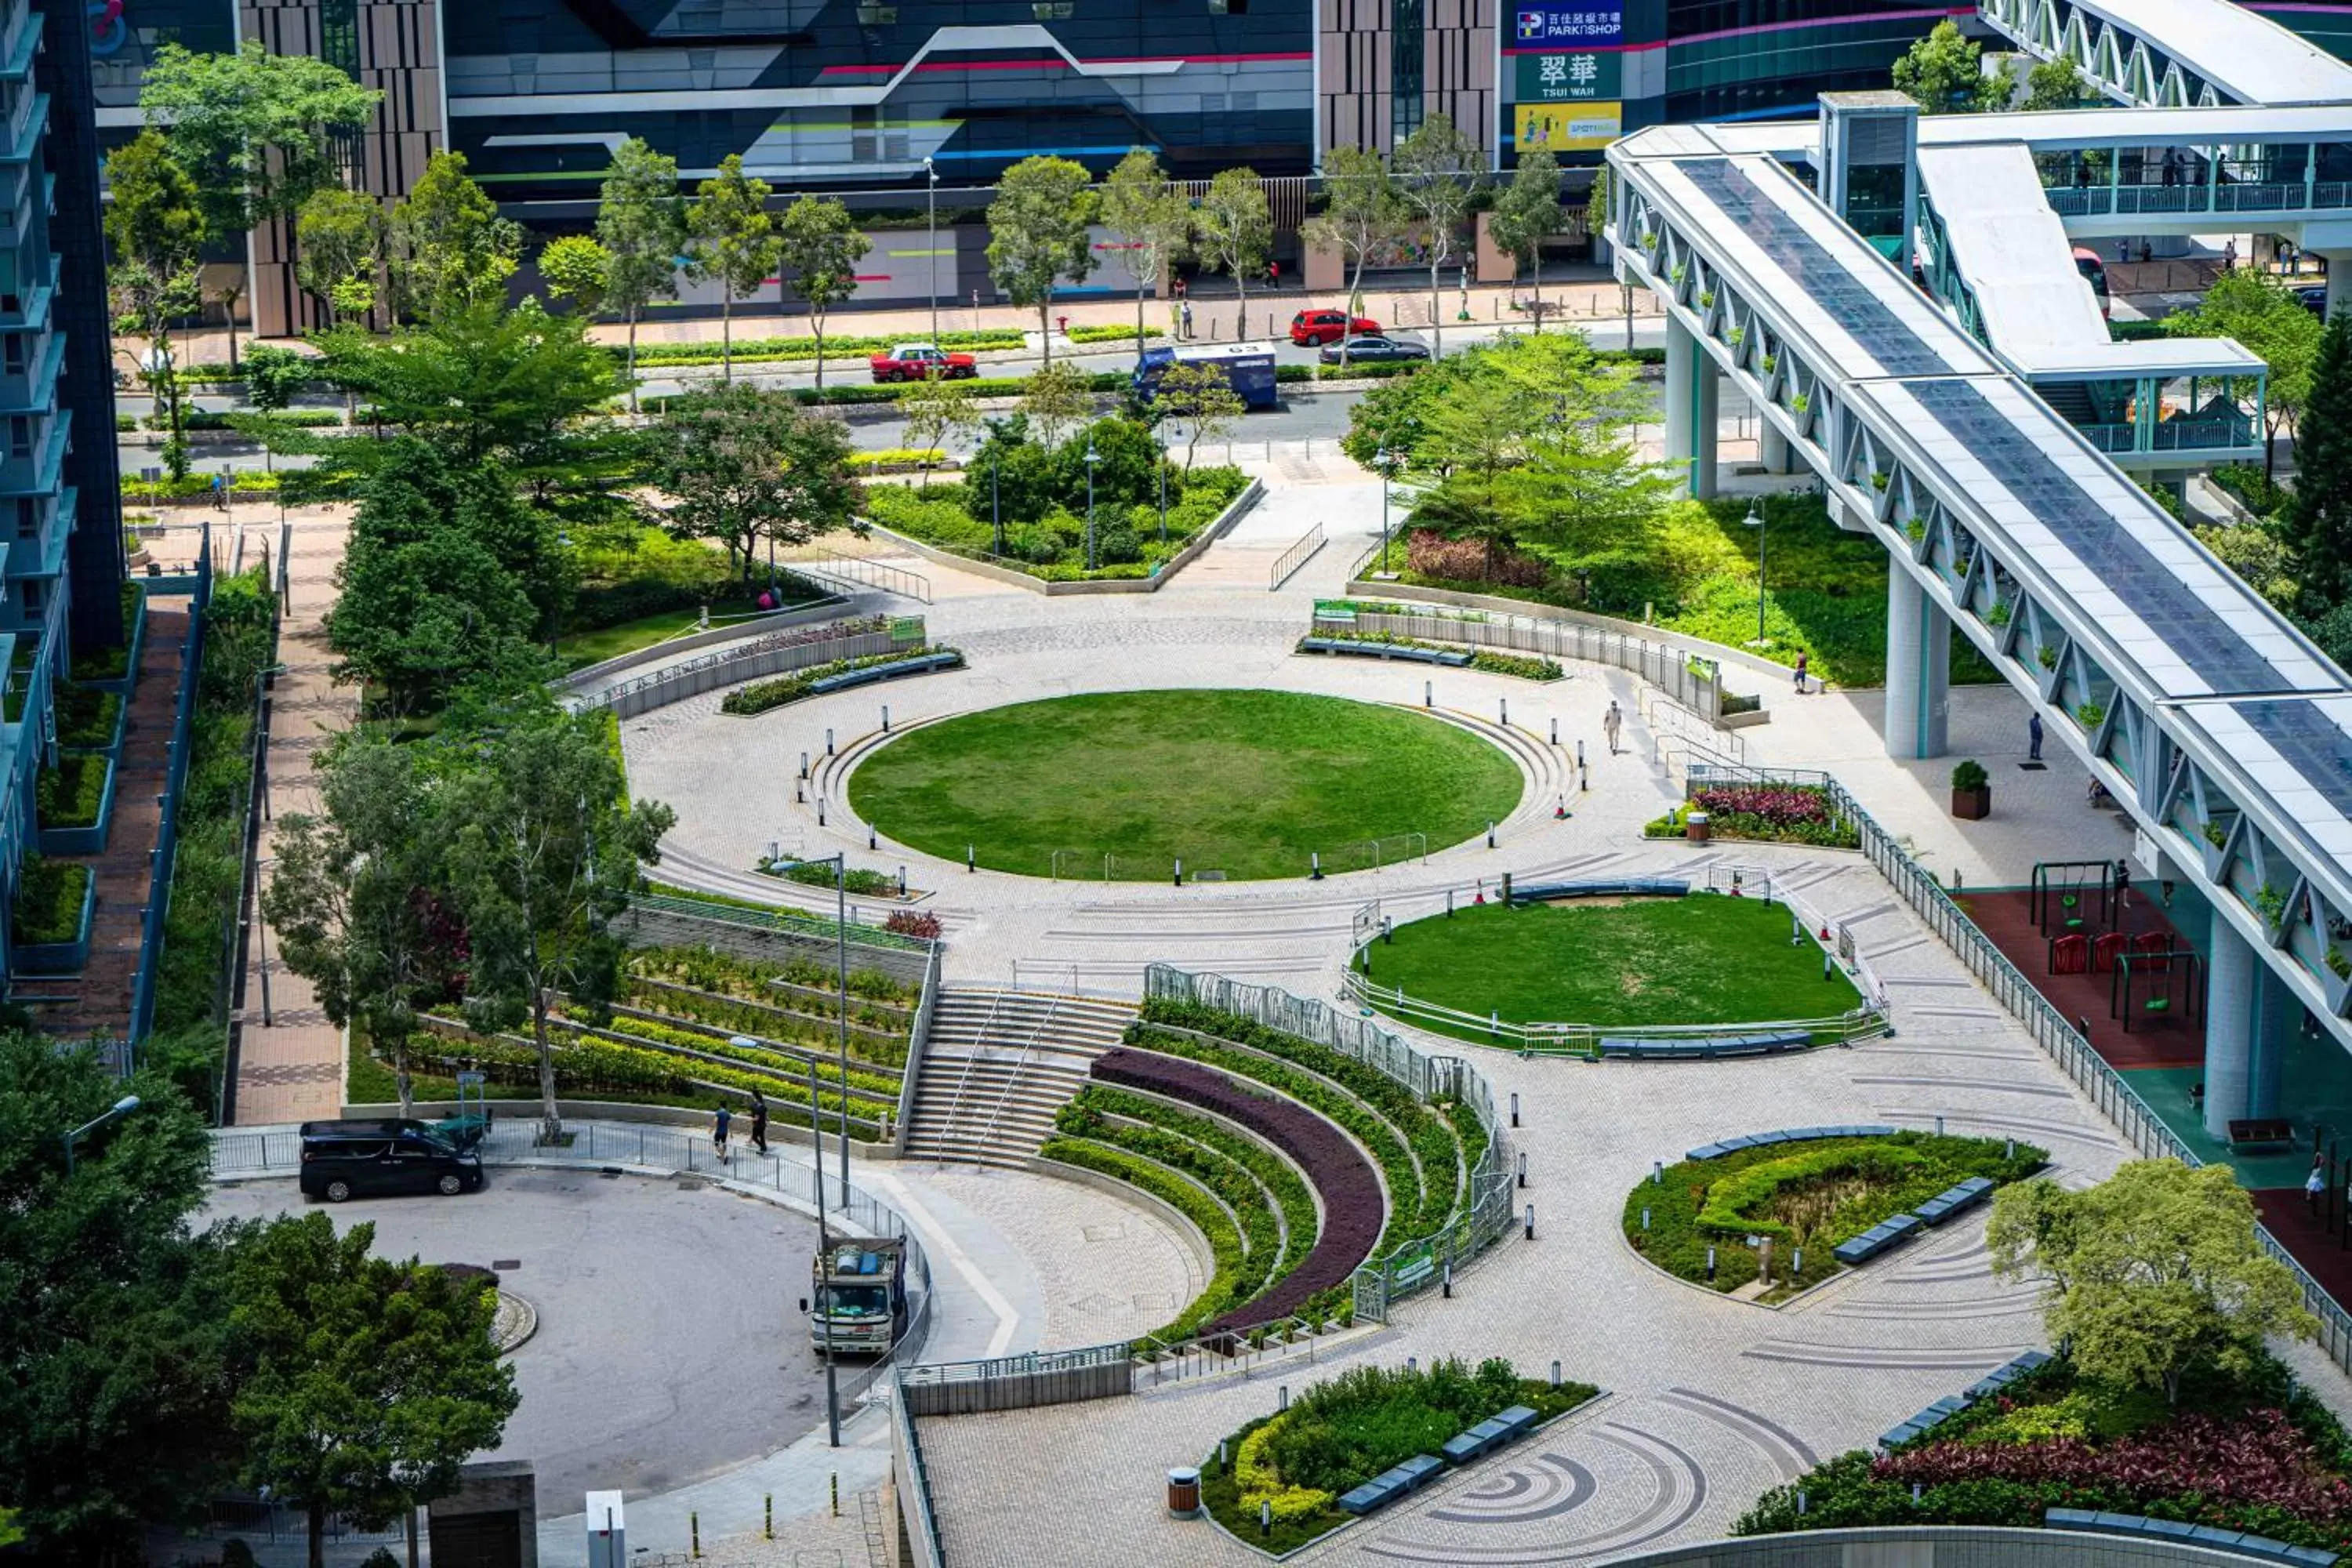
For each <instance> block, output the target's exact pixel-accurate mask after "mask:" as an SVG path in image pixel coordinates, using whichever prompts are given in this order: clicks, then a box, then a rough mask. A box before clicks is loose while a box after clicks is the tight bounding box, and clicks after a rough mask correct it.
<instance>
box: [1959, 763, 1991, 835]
mask: <svg viewBox="0 0 2352 1568" xmlns="http://www.w3.org/2000/svg"><path fill="white" fill-rule="evenodd" d="M1952 815H1953V816H1957V817H1960V818H1962V819H1963V820H1966V821H1969V822H1976V821H1980V820H1982V819H1983V818H1985V817H1988V816H1991V815H1992V780H1991V778H1990V776H1988V775H1987V773H1985V771H1984V764H1983V763H1979V762H1978V761H1977V760H1976V759H1975V758H1973V757H1971V758H1970V759H1969V760H1968V761H1967V762H1965V763H1961V764H1960V765H1959V766H1958V767H1956V768H1954V769H1953V770H1952Z"/></svg>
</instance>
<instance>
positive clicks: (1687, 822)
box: [1683, 811, 1706, 844]
mask: <svg viewBox="0 0 2352 1568" xmlns="http://www.w3.org/2000/svg"><path fill="white" fill-rule="evenodd" d="M1683 837H1685V838H1687V839H1689V840H1690V841H1691V842H1692V843H1694V844H1704V843H1706V813H1705V812H1703V811H1694V812H1692V813H1691V814H1690V815H1689V816H1685V817H1684V818H1683Z"/></svg>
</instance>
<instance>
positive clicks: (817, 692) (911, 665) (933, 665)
mask: <svg viewBox="0 0 2352 1568" xmlns="http://www.w3.org/2000/svg"><path fill="white" fill-rule="evenodd" d="M961 663H963V655H961V654H960V653H926V654H919V655H917V656H916V657H915V658H897V659H892V660H891V661H890V662H889V663H888V664H869V665H867V666H866V668H863V669H845V670H843V671H841V672H840V673H839V674H838V675H824V676H819V677H818V678H817V679H814V680H812V681H810V682H809V694H810V695H811V696H813V697H814V696H821V695H823V694H824V693H825V692H828V691H843V690H846V689H848V688H850V687H853V686H865V685H868V684H870V683H871V682H874V681H877V680H889V679H893V678H895V677H897V676H901V675H928V674H929V673H930V672H931V671H932V670H935V669H953V668H956V667H957V666H958V665H961Z"/></svg>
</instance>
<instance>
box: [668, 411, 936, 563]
mask: <svg viewBox="0 0 2352 1568" xmlns="http://www.w3.org/2000/svg"><path fill="white" fill-rule="evenodd" d="M943 384H944V383H933V384H931V385H933V386H937V385H943ZM956 390H957V391H958V392H961V391H962V390H963V389H962V388H961V387H958V388H957V389H956ZM659 437H660V438H659V439H658V440H657V441H656V443H655V444H654V447H653V450H654V454H655V456H654V461H653V464H652V469H651V473H650V475H649V477H650V478H651V479H652V481H653V483H654V484H655V485H656V487H657V488H658V489H660V490H661V491H662V492H663V494H664V495H666V496H667V498H668V501H667V505H665V506H663V507H662V508H661V509H660V516H661V521H662V526H663V527H665V528H667V530H668V531H670V532H671V533H672V534H674V535H676V536H677V537H678V538H680V539H712V540H717V541H718V542H719V543H720V544H721V545H722V546H724V547H725V549H726V551H727V559H728V562H729V563H730V564H731V565H733V566H734V567H735V568H736V570H737V572H738V574H740V577H741V578H742V580H743V581H744V582H746V583H749V582H750V581H751V573H752V567H753V564H754V563H755V561H756V560H757V558H758V550H759V545H760V542H761V540H762V539H765V540H766V541H767V542H768V544H769V547H770V559H771V560H772V559H773V550H774V547H775V546H776V545H779V544H782V545H786V546H790V545H795V544H805V543H807V542H809V541H810V540H812V539H814V538H815V537H816V536H817V535H819V534H821V533H827V532H830V531H833V530H835V529H837V528H847V527H849V526H850V524H851V522H852V521H853V520H854V519H855V518H856V513H857V507H858V504H859V495H858V489H857V482H856V479H852V478H851V477H850V472H849V450H850V448H849V435H848V432H847V430H846V429H845V427H844V426H843V425H842V423H841V421H840V420H839V419H837V418H835V417H833V416H830V415H825V414H817V413H814V412H811V411H809V410H806V409H803V408H802V407H801V406H800V405H799V403H798V402H796V401H795V400H794V399H793V395H792V394H791V393H789V392H786V391H783V390H782V389H781V388H768V387H761V386H752V385H749V384H746V385H743V386H734V385H728V386H723V387H720V388H719V389H717V390H715V391H712V392H709V393H705V394H700V395H695V396H689V397H680V398H676V399H673V400H672V401H671V402H670V404H669V405H668V406H667V408H665V409H664V410H663V411H662V414H661V423H660V426H659Z"/></svg>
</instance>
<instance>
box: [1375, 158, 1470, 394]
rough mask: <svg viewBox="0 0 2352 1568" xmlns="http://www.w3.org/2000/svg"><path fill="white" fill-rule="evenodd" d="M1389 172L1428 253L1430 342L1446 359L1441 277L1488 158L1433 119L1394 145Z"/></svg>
mask: <svg viewBox="0 0 2352 1568" xmlns="http://www.w3.org/2000/svg"><path fill="white" fill-rule="evenodd" d="M1389 168H1390V171H1391V174H1392V175H1393V176H1394V178H1395V181H1396V190H1397V199H1398V200H1399V201H1401V202H1402V203H1403V204H1404V205H1405V207H1406V209H1407V210H1408V211H1410V212H1411V213H1412V215H1413V216H1414V218H1415V219H1416V221H1417V225H1418V226H1419V227H1420V229H1421V230H1422V234H1423V238H1424V240H1425V241H1426V243H1427V245H1428V247H1429V325H1430V334H1431V338H1430V342H1431V348H1432V352H1433V353H1436V354H1440V355H1443V354H1444V352H1445V324H1444V311H1443V310H1441V309H1440V307H1439V305H1438V302H1437V273H1438V269H1439V268H1442V267H1444V265H1445V263H1446V262H1448V261H1450V260H1452V259H1453V258H1454V247H1455V246H1456V245H1457V244H1459V243H1460V242H1461V238H1462V220H1463V219H1464V218H1465V217H1466V216H1468V215H1469V212H1470V202H1471V199H1472V198H1473V197H1474V196H1475V195H1477V194H1478V191H1479V189H1480V188H1481V187H1482V186H1484V185H1485V184H1486V153H1485V152H1484V151H1483V150H1482V149H1481V148H1480V147H1479V145H1478V143H1477V142H1476V140H1475V138H1472V137H1469V136H1465V135H1464V134H1463V133H1462V132H1460V131H1458V130H1456V129H1455V128H1454V121H1451V120H1449V119H1447V118H1446V117H1445V116H1444V115H1443V114H1432V115H1430V116H1429V117H1428V118H1426V119H1424V120H1423V121H1422V122H1421V124H1420V125H1419V126H1418V127H1417V128H1415V130H1414V131H1413V132H1412V134H1411V135H1410V136H1407V137H1406V138H1405V139H1404V140H1403V141H1402V142H1398V143H1397V144H1396V150H1395V152H1394V153H1392V154H1391V157H1390V159H1389Z"/></svg>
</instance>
